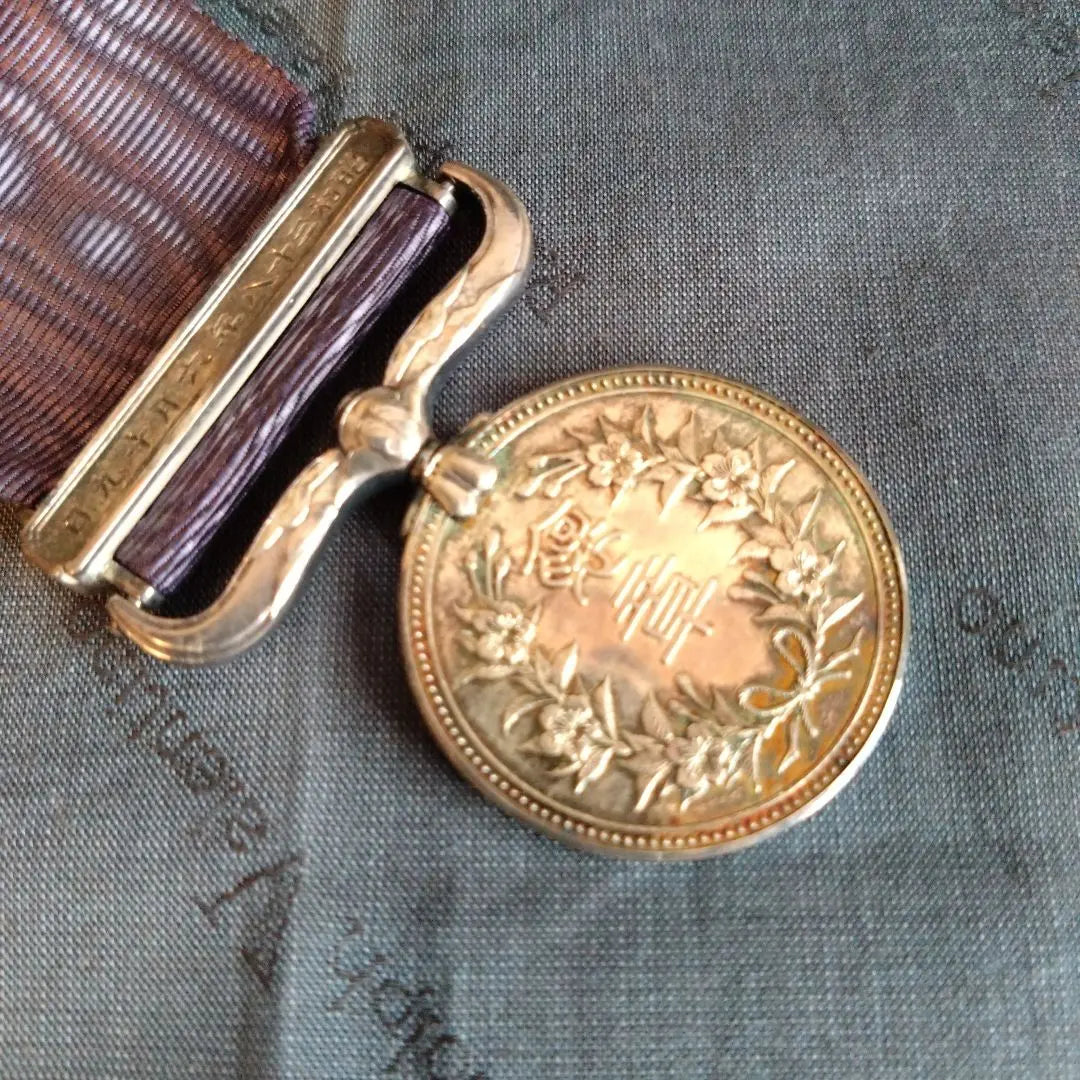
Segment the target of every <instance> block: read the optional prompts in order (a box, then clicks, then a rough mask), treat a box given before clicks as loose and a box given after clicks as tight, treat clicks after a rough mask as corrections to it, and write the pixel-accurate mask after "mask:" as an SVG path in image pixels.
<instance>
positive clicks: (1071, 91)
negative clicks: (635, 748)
mask: <svg viewBox="0 0 1080 1080" xmlns="http://www.w3.org/2000/svg"><path fill="white" fill-rule="evenodd" d="M203 6H204V9H205V10H206V11H207V12H208V13H210V14H211V15H212V16H214V17H215V18H216V19H217V20H218V21H219V23H220V24H221V25H223V26H224V27H225V28H227V29H228V30H229V31H230V32H231V33H233V34H236V35H238V36H240V37H242V38H244V39H246V40H248V41H249V42H251V43H252V44H253V45H255V46H256V47H257V48H258V49H260V50H261V51H262V52H263V53H264V54H266V55H267V56H269V57H270V58H271V59H273V60H274V61H276V62H278V63H280V64H282V65H284V67H285V69H286V70H287V71H288V72H289V73H290V74H292V75H293V76H294V77H295V78H296V79H298V80H300V81H301V82H303V83H304V84H305V85H307V86H308V87H310V89H311V90H312V92H313V93H314V95H315V97H316V99H317V101H318V102H319V105H320V126H321V127H323V128H324V129H329V128H330V127H332V126H333V124H334V123H336V122H337V121H338V120H339V119H341V118H343V117H345V116H347V115H350V114H363V113H373V114H376V115H382V116H385V117H390V118H396V119H398V120H400V121H402V122H404V123H405V125H406V127H407V128H408V130H409V133H410V135H411V137H412V139H413V141H414V143H415V145H417V147H418V148H419V149H420V150H421V152H422V153H423V154H424V155H425V156H427V157H429V158H437V157H440V156H452V157H454V158H458V159H461V160H464V161H467V162H470V163H472V164H475V165H478V166H480V167H482V168H485V169H487V170H488V171H490V172H492V173H493V174H495V175H497V176H500V177H502V178H504V179H505V180H506V181H508V182H509V183H510V185H511V186H513V187H514V188H515V189H516V190H517V191H518V192H520V194H521V195H522V197H523V199H524V201H525V202H526V204H527V205H528V207H529V209H530V211H531V214H532V217H533V220H534V223H535V226H536V231H537V237H538V259H537V265H536V270H535V272H534V275H533V278H532V282H531V285H530V287H529V290H528V291H527V293H526V295H525V296H524V297H523V299H522V301H521V302H519V303H518V304H517V305H516V306H515V307H514V308H513V310H512V311H511V312H510V313H509V314H508V315H507V316H506V317H505V318H503V319H502V320H501V322H500V323H499V324H498V325H497V327H495V329H494V330H493V331H492V333H491V334H490V335H489V336H488V337H487V338H485V339H484V341H483V342H482V343H480V344H479V345H478V347H477V348H476V349H475V351H474V352H473V353H472V354H471V356H470V357H469V358H468V359H467V360H466V361H465V362H464V363H463V364H462V365H461V366H460V368H459V369H458V370H457V373H456V374H455V376H454V378H453V379H452V380H451V381H450V383H449V384H448V385H447V387H446V388H445V390H444V392H443V394H442V396H441V398H440V401H439V404H438V416H437V419H438V422H439V424H440V426H441V427H442V428H443V429H444V430H451V429H453V428H454V427H455V426H456V425H458V424H461V423H463V422H464V421H466V420H467V419H468V418H469V417H470V416H472V415H473V414H474V413H476V412H478V411H481V410H491V409H493V408H496V407H499V406H501V405H503V404H505V403H506V402H508V401H509V400H510V399H512V398H513V397H515V396H517V395H518V394H521V393H523V392H526V391H530V390H533V389H535V388H536V387H538V386H540V385H542V384H543V383H545V382H547V381H549V380H551V379H553V378H555V377H559V376H566V375H569V374H573V373H577V372H585V371H588V370H592V369H597V368H605V367H611V366H615V365H620V364H628V363H649V362H662V363H667V364H677V365H683V366H687V367H693V368H699V369H702V370H705V371H710V372H716V373H720V374H723V375H725V376H728V377H733V378H736V379H741V380H743V381H746V382H750V383H753V384H755V385H757V386H759V387H761V388H762V389H764V390H766V391H768V392H770V393H772V394H774V395H776V396H778V397H780V398H782V399H784V400H786V401H788V402H790V403H791V404H793V405H794V406H795V407H797V408H798V409H799V410H800V411H801V412H802V413H804V414H805V415H806V416H808V417H809V418H810V419H812V420H813V421H815V422H817V423H819V424H820V425H821V426H822V427H824V428H825V429H826V430H828V431H829V432H830V433H831V434H832V435H833V436H834V437H835V438H836V440H837V441H838V442H839V443H840V444H841V445H842V446H843V447H845V449H847V450H848V451H849V452H850V454H851V455H852V456H853V457H854V458H855V459H856V460H857V461H858V462H860V463H861V465H862V466H863V468H864V470H865V472H866V473H867V474H868V476H869V478H870V480H871V482H872V483H873V484H874V486H875V487H876V488H877V490H878V491H879V492H880V494H881V497H882V500H883V502H884V504H885V506H886V507H887V508H888V510H889V512H890V514H891V516H892V518H893V521H894V523H895V525H896V528H897V532H898V534H899V537H900V540H901V543H902V545H903V548H904V552H905V555H906V560H907V565H908V571H909V576H910V581H911V602H912V613H913V634H912V648H911V657H910V663H909V667H908V677H907V685H906V688H905V692H904V696H903V698H902V700H901V702H900V706H899V709H898V711H897V713H896V715H895V717H894V719H893V721H892V724H891V726H890V729H889V731H888V732H887V733H886V735H885V738H884V739H883V741H882V743H881V745H880V746H879V748H878V749H877V750H876V751H875V752H874V754H873V755H872V757H871V758H870V759H869V760H868V762H867V764H866V766H865V768H864V770H863V771H862V772H861V773H860V775H859V777H858V779H857V780H856V781H855V782H854V783H853V784H852V785H851V786H850V787H849V788H848V789H847V790H845V791H844V792H843V793H842V794H841V795H840V796H839V797H838V798H837V799H836V801H835V802H833V803H832V804H830V805H829V807H828V808H826V809H825V810H824V811H823V812H822V813H821V814H820V815H818V816H817V817H815V818H814V819H812V820H811V821H809V822H806V823H804V824H801V825H799V826H797V827H796V828H794V829H792V830H790V831H788V832H785V833H783V834H781V835H779V836H777V837H775V838H772V839H769V840H767V841H765V842H763V843H761V844H760V845H758V846H756V847H754V848H752V849H749V850H747V851H745V852H742V853H739V854H736V855H733V856H730V857H724V858H720V859H716V860H712V861H708V862H703V863H698V864H684V865H671V866H661V865H648V864H636V863H630V862H616V861H607V860H604V859H601V858H598V857H595V856H588V855H583V854H580V853H576V852H574V851H572V850H569V849H564V848H563V847H562V846H560V845H558V844H556V843H554V842H552V841H550V840H547V839H545V838H543V837H541V836H539V835H534V834H533V833H532V832H530V831H529V830H527V829H524V828H522V827H521V826H520V825H518V824H516V823H514V822H512V821H511V820H510V819H508V818H507V817H506V816H505V815H503V814H502V813H501V812H500V811H499V810H497V809H495V808H493V807H491V806H489V805H488V804H487V803H485V802H484V800H483V799H482V798H481V797H480V796H479V795H478V794H475V793H474V792H473V791H472V790H471V789H470V788H469V787H468V786H467V785H465V784H464V783H463V782H462V781H461V780H460V779H459V778H458V777H457V775H456V774H455V773H454V772H453V770H452V769H451V768H450V766H448V765H447V764H446V763H445V762H444V760H443V759H442V757H441V756H440V754H439V752H438V750H437V748H436V747H435V746H434V744H433V743H432V741H431V740H430V739H429V738H428V737H427V735H426V734H425V732H424V729H423V726H422V724H421V721H420V719H419V716H418V713H417V710H416V708H415V706H414V705H413V703H412V701H411V698H410V696H409V692H408V689H407V685H406V680H405V675H404V671H403V667H402V665H401V662H400V660H399V657H398V645H397V633H396V625H395V619H396V588H397V569H398V555H399V550H400V541H399V537H398V528H399V521H400V517H401V514H402V512H403V509H404V506H405V497H404V495H403V494H401V493H387V494H386V495H385V496H381V497H379V498H378V499H376V500H375V501H373V502H371V503H370V504H368V505H366V506H364V507H362V508H360V509H359V510H358V511H357V512H356V513H355V514H353V515H352V516H351V517H350V519H349V520H348V522H347V524H346V525H345V526H344V528H343V529H342V531H341V532H340V533H339V534H338V536H337V538H336V539H335V541H334V542H333V544H332V545H331V548H330V550H329V551H328V553H327V555H326V557H325V558H324V559H323V561H322V562H321V564H320V566H319V568H318V570H317V572H316V574H315V576H314V578H313V580H312V582H311V586H310V588H309V589H308V590H307V592H306V593H305V595H304V596H303V598H302V600H301V601H300V603H299V604H298V606H297V607H296V608H295V609H294V611H293V612H292V613H291V614H290V615H289V617H288V619H287V620H286V621H285V623H284V625H283V626H281V627H280V628H279V629H278V630H277V631H275V633H274V634H272V635H271V636H270V637H269V638H268V640H267V641H266V642H265V644H263V645H262V646H260V647H259V648H258V649H257V650H255V651H254V652H252V653H251V654H249V655H247V656H244V657H242V658H240V659H238V660H236V661H234V662H231V663H230V664H228V665H227V666H225V667H222V668H220V669H215V670H205V671H179V670H172V669H168V668H166V667H164V666H162V665H159V664H156V663H154V662H151V661H149V660H145V659H143V658H141V657H140V656H138V655H137V654H136V653H135V652H134V651H133V650H132V649H130V648H128V647H127V646H125V645H124V644H122V643H120V642H119V641H117V640H116V639H115V638H113V637H111V636H110V635H109V634H108V633H107V632H106V630H105V628H104V623H103V619H102V616H101V613H100V609H99V608H98V607H96V606H95V605H94V604H93V603H92V602H90V601H86V600H80V599H78V598H75V597H72V596H69V595H67V594H65V593H63V592H62V591H61V590H59V589H57V588H54V587H53V586H51V585H50V584H49V583H48V582H46V581H45V580H44V579H43V578H42V577H41V575H40V574H38V573H36V572H34V571H32V570H31V569H29V568H27V567H26V566H25V565H24V564H23V563H22V561H21V559H20V557H19V555H18V553H17V520H16V516H15V514H14V513H8V514H7V516H6V517H5V518H4V519H3V521H4V525H3V536H2V538H0V539H2V541H3V542H2V543H0V573H2V575H3V589H2V591H0V634H2V635H3V637H2V648H0V677H2V680H3V687H4V691H5V692H4V694H3V696H2V698H0V731H2V742H0V821H2V823H3V824H2V827H0V867H2V870H0V1075H2V1076H4V1077H5V1078H7V1077H13V1078H19V1080H23V1078H34V1080H37V1078H42V1080H45V1078H48V1080H55V1078H57V1077H67V1076H72V1077H87V1078H95V1080H96V1078H129V1077H130V1078H135V1077H138V1078H143V1077H146V1076H155V1077H164V1078H181V1077H214V1078H216V1077H223V1078H232V1077H274V1078H277V1077H286V1078H298V1080H299V1078H303V1080H309V1078H315V1080H323V1078H327V1080H331V1078H332V1080H355V1078H363V1080H369V1078H370V1080H374V1078H383V1077H389V1078H395V1080H397V1078H402V1080H439V1078H447V1077H453V1078H473V1080H477V1078H480V1077H483V1078H484V1080H549V1078H550V1080H581V1078H584V1077H589V1078H598V1080H637V1078H641V1080H727V1078H732V1080H746V1078H789V1077H790V1078H792V1080H795V1078H800V1080H802V1078H805V1080H836V1078H852V1080H854V1078H858V1080H868V1078H898V1080H899V1078H904V1080H908V1078H914V1080H930V1078H932V1080H958V1078H959V1080H964V1078H968V1077H970V1078H978V1080H985V1078H988V1077H992V1078H995V1080H997V1078H1036V1080H1044V1078H1046V1080H1057V1078H1062V1080H1064V1078H1072V1077H1076V1076H1080V975H1078V973H1080V940H1078V933H1080V922H1078V904H1080V860H1078V859H1077V856H1076V850H1077V831H1078V802H1080V726H1078V725H1080V617H1078V611H1080V574H1078V570H1077V567H1078V566H1080V513H1078V510H1077V507H1078V506H1080V474H1078V471H1077V460H1078V453H1080V436H1078V428H1077V422H1076V417H1077V415H1078V414H1080V379H1078V373H1080V372H1078V368H1080V359H1078V349H1077V345H1078V341H1080V333H1078V331H1080V313H1078V302H1077V287H1078V279H1077V262H1076V258H1077V256H1076V252H1077V251H1078V250H1080V225H1078V222H1080V213H1078V210H1080V207H1078V205H1077V181H1078V179H1080V159H1078V155H1077V145H1078V136H1080V112H1078V110H1080V79H1078V77H1077V71H1078V70H1080V37H1078V29H1077V26H1078V19H1080V14H1078V12H1077V8H1076V6H1075V4H1072V3H1066V2H1064V0H911V2H908V3H899V2H890V0H869V2H867V3H865V4H852V3H847V2H842V0H818V2H815V3H809V2H790V3H789V2H781V0H758V2H755V3H741V4H733V3H705V2H698V0H638V2H637V3H633V4H630V3H618V2H615V0H595V2H592V3H581V2H572V0H541V2H536V3H528V4H521V3H517V2H510V0H496V2H492V0H461V2H459V3H454V4H434V3H425V2H420V0H400V2H395V0H385V2H380V3H371V2H369V0H364V2H361V0H289V2H288V3H285V2H276V3H274V2H270V0H213V2H210V0H205V2H204V5H203ZM361 375H362V376H363V377H366V378H373V377H374V376H375V371H374V370H370V369H369V365H368V364H367V361H366V360H365V357H364V356H361V357H359V358H358V361H357V377H358V378H359V377H360V376H361Z"/></svg>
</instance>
